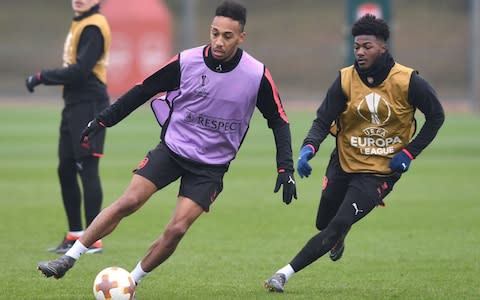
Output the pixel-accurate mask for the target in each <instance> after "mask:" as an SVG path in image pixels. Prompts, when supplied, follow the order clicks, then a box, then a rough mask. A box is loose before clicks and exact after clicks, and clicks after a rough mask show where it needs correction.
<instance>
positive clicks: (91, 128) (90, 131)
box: [80, 119, 105, 149]
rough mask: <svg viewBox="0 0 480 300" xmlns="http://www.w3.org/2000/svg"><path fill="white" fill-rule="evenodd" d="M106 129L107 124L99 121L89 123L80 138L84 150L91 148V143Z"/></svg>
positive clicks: (94, 120)
mask: <svg viewBox="0 0 480 300" xmlns="http://www.w3.org/2000/svg"><path fill="white" fill-rule="evenodd" d="M104 129H105V124H103V123H102V122H101V121H98V120H97V119H93V120H91V121H90V122H88V125H87V127H85V128H84V129H83V131H82V134H81V136H80V143H81V144H82V147H83V148H86V149H88V148H90V141H91V140H92V139H93V137H94V136H96V135H97V134H98V133H99V132H100V131H102V130H104Z"/></svg>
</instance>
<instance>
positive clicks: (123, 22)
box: [101, 0, 173, 97]
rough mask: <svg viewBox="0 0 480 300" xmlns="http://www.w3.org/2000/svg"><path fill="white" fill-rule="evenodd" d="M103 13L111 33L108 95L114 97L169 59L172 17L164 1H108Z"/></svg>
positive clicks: (104, 5)
mask: <svg viewBox="0 0 480 300" xmlns="http://www.w3.org/2000/svg"><path fill="white" fill-rule="evenodd" d="M101 11H102V13H103V14H104V15H105V17H106V18H107V19H108V21H109V23H110V28H111V31H112V47H111V51H110V57H109V65H108V78H107V85H108V92H109V93H110V96H112V97H117V96H119V95H121V94H123V93H125V92H126V91H128V90H129V89H130V88H131V87H132V86H133V85H134V84H136V83H138V82H140V81H142V80H143V79H144V78H145V77H147V76H148V75H150V74H152V73H153V72H155V71H156V70H157V69H158V68H159V67H160V66H162V65H163V64H164V63H165V62H166V61H167V60H168V59H169V58H170V56H171V55H172V53H171V52H172V43H173V42H172V17H171V13H170V10H169V9H168V7H167V6H166V4H165V3H164V1H163V0H135V1H132V0H108V1H104V3H103V4H102V10H101Z"/></svg>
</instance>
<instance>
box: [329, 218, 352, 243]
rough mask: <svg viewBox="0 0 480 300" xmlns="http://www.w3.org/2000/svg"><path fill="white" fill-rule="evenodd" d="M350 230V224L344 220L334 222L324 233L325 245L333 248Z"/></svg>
mask: <svg viewBox="0 0 480 300" xmlns="http://www.w3.org/2000/svg"><path fill="white" fill-rule="evenodd" d="M349 228H350V224H348V223H347V222H344V221H342V220H335V219H334V220H332V222H330V224H328V226H327V228H326V229H325V230H324V231H323V232H324V233H325V238H324V239H323V243H324V244H326V245H328V246H331V247H333V245H334V244H335V243H336V242H337V240H338V239H339V238H340V237H341V236H342V235H343V234H344V233H345V232H347V231H348V229H349Z"/></svg>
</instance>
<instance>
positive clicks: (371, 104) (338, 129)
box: [264, 14, 445, 292]
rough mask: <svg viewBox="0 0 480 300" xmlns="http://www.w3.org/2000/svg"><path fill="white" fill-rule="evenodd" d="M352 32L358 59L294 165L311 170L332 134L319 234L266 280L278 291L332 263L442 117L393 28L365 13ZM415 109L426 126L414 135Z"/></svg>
mask: <svg viewBox="0 0 480 300" xmlns="http://www.w3.org/2000/svg"><path fill="white" fill-rule="evenodd" d="M351 33H352V36H353V39H354V48H353V52H354V55H355V64H354V65H352V66H349V67H346V68H343V69H342V70H341V71H340V73H339V74H338V76H337V78H336V79H335V81H334V82H333V84H332V85H331V86H330V88H329V90H328V92H327V95H326V97H325V100H324V101H323V103H322V104H321V105H320V107H319V108H318V110H317V117H316V119H315V120H314V121H313V124H312V127H311V128H310V130H309V132H308V134H307V137H306V138H305V139H304V141H303V146H302V148H301V150H300V157H299V159H298V163H297V170H298V174H299V175H300V177H308V176H309V175H310V174H311V172H312V167H311V166H310V165H309V163H308V161H309V160H310V159H312V158H313V157H314V156H315V154H316V153H317V152H318V150H319V147H320V144H321V143H322V142H323V141H324V140H325V138H326V137H327V135H328V134H329V132H331V133H333V134H334V135H335V136H336V148H335V149H334V150H333V152H332V154H331V156H330V162H329V164H328V167H327V170H326V174H325V176H324V178H323V182H322V184H321V186H322V196H321V198H320V204H319V207H318V212H317V219H316V227H317V229H318V230H320V232H318V233H316V234H315V235H314V236H313V237H312V238H311V239H310V240H309V241H308V242H307V243H306V244H305V246H304V247H303V248H302V249H301V250H300V251H299V252H298V254H297V255H296V256H295V257H294V258H293V259H292V260H291V261H290V263H289V264H287V265H285V266H284V267H282V268H280V269H279V270H278V271H277V272H275V274H274V275H273V276H272V277H270V278H269V279H267V280H266V281H265V283H264V286H265V288H266V289H267V290H269V291H272V292H283V291H284V287H285V283H286V282H287V281H288V280H289V278H290V277H291V276H293V275H294V274H295V273H298V272H300V271H301V270H303V269H304V268H306V267H307V266H308V265H310V264H311V263H313V262H315V261H316V260H317V259H319V258H320V257H322V256H323V255H325V254H326V253H327V252H329V251H330V253H329V256H330V259H331V260H332V261H337V260H339V259H340V258H341V257H342V255H343V252H344V250H345V243H344V240H345V237H346V235H347V233H348V231H349V230H350V227H351V226H352V225H353V224H355V223H356V222H358V221H360V220H361V219H362V218H364V217H365V216H367V215H368V214H369V213H370V212H371V211H372V210H373V209H374V208H375V207H376V206H378V205H380V206H383V205H384V201H383V200H384V198H385V197H386V196H387V195H388V194H389V193H390V192H391V191H392V189H393V186H394V185H395V183H396V182H397V181H398V180H399V179H400V177H401V176H402V174H403V173H404V172H406V171H408V169H409V167H410V163H411V161H412V160H413V159H414V158H416V157H417V156H418V155H419V154H420V153H421V152H422V151H423V150H424V149H425V148H426V147H427V146H428V145H429V144H430V143H431V142H432V141H433V139H434V138H435V136H436V134H437V132H438V130H439V129H440V127H441V126H442V124H443V121H444V118H445V115H444V111H443V108H442V105H441V104H440V101H439V100H438V98H437V95H436V93H435V91H434V89H433V88H432V87H431V86H430V84H429V83H428V82H427V81H426V80H424V79H423V78H422V77H420V76H419V75H418V72H417V71H415V70H414V69H412V68H409V67H406V66H403V65H401V64H399V63H397V62H395V61H394V59H393V57H392V56H391V55H390V53H389V51H388V48H387V43H386V42H387V40H388V38H389V36H390V30H389V27H388V25H387V23H386V22H385V21H384V20H382V19H379V18H376V17H375V16H373V15H369V14H367V15H365V16H364V17H362V18H360V19H359V20H358V21H357V22H355V24H353V26H352V31H351ZM417 109H418V110H419V111H420V112H421V113H423V114H424V116H425V123H424V124H423V126H422V128H421V130H420V132H418V134H417V135H416V136H415V130H416V121H415V111H416V110H417ZM332 124H334V126H331V125H332ZM284 234H285V233H284Z"/></svg>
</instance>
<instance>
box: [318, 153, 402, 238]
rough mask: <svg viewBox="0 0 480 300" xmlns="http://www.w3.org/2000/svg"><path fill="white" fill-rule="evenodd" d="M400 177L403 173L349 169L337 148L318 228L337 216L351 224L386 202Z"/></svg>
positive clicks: (323, 188) (332, 161) (331, 160)
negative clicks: (383, 174)
mask: <svg viewBox="0 0 480 300" xmlns="http://www.w3.org/2000/svg"><path fill="white" fill-rule="evenodd" d="M400 177H401V175H400V174H399V173H393V174H392V175H389V176H379V175H374V174H363V173H345V172H344V171H343V170H342V168H341V166H340V163H339V161H338V155H337V153H336V151H334V152H333V153H332V156H331V157H330V162H329V164H328V167H327V171H326V174H325V177H324V179H323V185H322V197H321V199H320V205H319V207H318V212H317V224H316V225H317V228H319V229H320V230H322V229H324V228H325V227H326V226H327V225H328V224H329V223H330V221H331V220H332V219H333V218H337V219H338V218H341V219H342V222H345V223H349V225H351V224H353V223H355V222H357V221H358V220H360V219H361V218H362V217H364V216H365V215H366V214H368V213H369V212H370V211H371V210H372V209H373V208H375V207H376V206H378V205H381V206H383V205H384V202H383V200H384V199H385V197H386V196H387V195H388V194H389V193H390V192H391V191H392V189H393V186H394V185H395V183H396V182H397V181H398V180H399V179H400ZM358 209H360V210H361V211H362V213H361V214H360V213H359V210H358Z"/></svg>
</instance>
